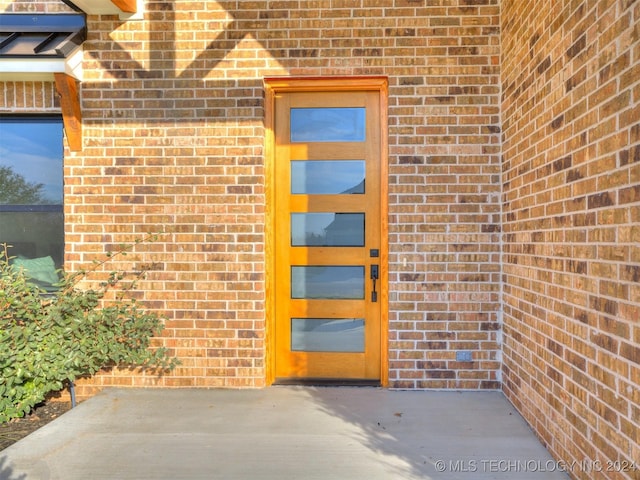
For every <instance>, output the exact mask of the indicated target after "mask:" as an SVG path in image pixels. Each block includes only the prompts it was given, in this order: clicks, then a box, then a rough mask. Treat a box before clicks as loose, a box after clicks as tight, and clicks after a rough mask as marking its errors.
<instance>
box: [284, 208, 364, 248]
mask: <svg viewBox="0 0 640 480" xmlns="http://www.w3.org/2000/svg"><path fill="white" fill-rule="evenodd" d="M291 245H292V246H294V247H300V246H308V247H311V246H327V247H362V246H364V213H292V214H291Z"/></svg>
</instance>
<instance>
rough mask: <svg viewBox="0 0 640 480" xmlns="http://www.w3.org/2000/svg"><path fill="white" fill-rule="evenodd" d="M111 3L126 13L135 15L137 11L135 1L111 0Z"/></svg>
mask: <svg viewBox="0 0 640 480" xmlns="http://www.w3.org/2000/svg"><path fill="white" fill-rule="evenodd" d="M111 3H113V4H114V5H115V6H116V7H118V8H119V9H120V10H122V11H123V12H126V13H136V11H137V9H138V8H137V2H136V0H111Z"/></svg>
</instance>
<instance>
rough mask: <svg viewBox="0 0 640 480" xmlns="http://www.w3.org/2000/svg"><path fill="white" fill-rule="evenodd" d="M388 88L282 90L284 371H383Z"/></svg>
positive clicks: (278, 231)
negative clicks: (384, 96) (384, 106)
mask: <svg viewBox="0 0 640 480" xmlns="http://www.w3.org/2000/svg"><path fill="white" fill-rule="evenodd" d="M380 95H381V93H380V92H379V91H367V90H362V91H358V90H350V91H286V92H280V93H276V94H275V96H274V126H273V130H274V139H275V142H274V147H273V154H274V155H273V156H274V159H273V162H274V195H273V201H274V209H273V211H274V217H275V218H274V235H275V240H274V257H275V261H274V276H275V278H274V280H275V281H274V288H275V291H274V299H275V306H274V317H275V318H274V324H275V328H274V330H275V331H274V334H275V338H274V347H275V380H276V381H289V382H290V381H292V380H293V381H314V380H315V381H319V380H328V381H337V380H339V381H369V382H371V381H373V382H378V381H380V379H381V348H382V347H381V345H382V339H383V335H382V325H381V324H382V322H381V305H382V304H383V291H382V283H383V282H382V270H383V267H384V266H383V264H382V251H383V245H382V209H381V158H382V148H383V143H382V141H381V134H382V121H381V119H382V116H383V112H381V101H380ZM384 298H386V296H384Z"/></svg>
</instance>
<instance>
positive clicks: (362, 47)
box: [5, 0, 501, 395]
mask: <svg viewBox="0 0 640 480" xmlns="http://www.w3.org/2000/svg"><path fill="white" fill-rule="evenodd" d="M5 3H6V2H5ZM33 3H34V2H15V3H14V4H13V5H15V8H16V9H18V8H20V9H23V10H25V9H26V10H28V9H30V8H32V7H33ZM35 3H37V2H35ZM238 5H240V6H241V8H238ZM87 20H88V30H89V38H88V40H87V41H86V42H85V45H84V50H85V65H84V75H85V78H84V81H83V82H82V85H81V103H82V112H83V135H84V148H83V150H82V152H76V153H68V154H67V155H66V158H65V163H66V169H67V175H66V178H67V183H66V218H67V234H66V242H67V257H66V265H67V268H68V269H70V270H75V269H78V268H80V267H83V266H86V265H89V264H90V262H91V261H92V260H93V259H94V258H96V257H98V258H99V257H101V256H102V255H103V253H104V252H105V251H106V250H108V249H112V248H114V247H116V246H117V245H118V244H120V243H122V242H129V241H133V240H135V239H136V238H140V236H141V235H143V234H144V233H145V232H153V231H158V230H161V229H171V231H172V233H170V234H169V235H167V236H165V237H163V238H161V239H160V240H159V241H157V242H155V243H153V244H148V245H147V244H145V245H139V246H138V248H137V249H136V253H135V254H134V255H132V256H128V257H127V258H126V259H125V260H127V261H126V262H122V263H121V264H120V265H121V266H123V267H125V268H135V267H136V266H139V265H149V264H153V268H154V269H153V270H152V271H151V272H150V273H149V276H148V279H147V280H146V281H144V282H142V283H140V290H139V292H138V294H139V296H140V298H141V299H142V300H144V301H145V302H147V305H149V306H150V307H151V308H154V309H155V310H157V311H159V312H161V313H163V314H165V315H167V317H168V320H167V325H166V326H167V328H166V331H165V332H164V334H163V336H162V338H161V339H159V343H161V344H164V345H166V346H169V347H171V348H172V349H174V352H175V353H176V354H177V355H178V356H179V357H180V358H181V360H182V363H183V364H182V366H181V367H180V368H179V369H178V370H177V371H176V372H175V373H174V374H172V375H169V376H166V377H162V378H156V377H154V376H151V375H149V376H145V375H139V374H132V373H131V372H128V371H124V372H109V373H105V374H103V375H100V376H98V377H96V378H95V379H93V380H92V381H91V382H89V383H88V384H86V385H85V386H84V387H83V389H84V390H83V389H82V388H81V389H80V391H79V394H80V395H82V394H83V393H87V392H90V391H91V389H93V388H94V387H100V386H102V385H139V384H142V385H166V386H183V385H184V386H261V385H263V384H264V379H265V364H264V361H265V351H264V346H265V341H266V339H265V335H266V333H265V321H264V317H265V301H266V298H265V289H264V265H265V256H264V255H265V252H264V234H265V232H264V229H265V226H264V225H265V217H264V212H265V192H264V178H265V172H264V158H263V156H264V153H263V143H264V132H263V117H264V111H263V95H264V92H263V84H262V78H264V77H265V76H275V75H295V76H302V75H310V76H328V75H333V76H335V75H349V76H357V75H385V76H388V77H389V84H390V88H389V126H390V129H389V147H390V151H389V167H390V168H389V170H390V175H389V179H388V181H389V210H390V218H389V227H390V232H389V234H390V236H389V242H390V265H389V272H390V275H389V278H390V285H389V293H390V295H389V297H390V305H389V310H390V311H389V323H390V325H389V327H390V331H389V338H390V344H389V359H390V364H389V378H390V384H391V386H392V387H398V388H471V389H476V388H499V371H500V361H499V344H498V333H499V309H500V298H499V295H500V188H501V187H500V126H499V125H500V117H499V113H500V112H499V109H500V97H499V93H500V88H499V52H500V50H499V49H500V46H499V38H500V37H499V8H498V1H497V0H474V1H470V0H447V1H442V2H438V4H437V5H432V4H431V3H425V2H415V1H412V0H397V1H395V2H392V1H390V0H386V1H381V0H356V1H355V2H354V1H344V2H336V1H335V0H334V1H329V0H324V1H313V2H312V1H297V0H296V1H281V2H266V1H243V2H240V3H239V4H238V2H235V1H234V2H217V3H215V2H197V1H190V2H188V1H176V2H156V1H149V2H146V7H145V12H144V20H142V21H123V20H120V19H119V18H118V17H117V16H91V15H90V16H88V19H87ZM459 350H464V351H470V352H471V353H472V361H471V362H456V351H459Z"/></svg>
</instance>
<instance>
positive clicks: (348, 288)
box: [291, 265, 364, 299]
mask: <svg viewBox="0 0 640 480" xmlns="http://www.w3.org/2000/svg"><path fill="white" fill-rule="evenodd" d="M291 298H294V299H295V298H331V299H363V298H364V267H363V266H324V265H323V266H292V267H291Z"/></svg>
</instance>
